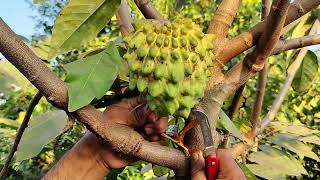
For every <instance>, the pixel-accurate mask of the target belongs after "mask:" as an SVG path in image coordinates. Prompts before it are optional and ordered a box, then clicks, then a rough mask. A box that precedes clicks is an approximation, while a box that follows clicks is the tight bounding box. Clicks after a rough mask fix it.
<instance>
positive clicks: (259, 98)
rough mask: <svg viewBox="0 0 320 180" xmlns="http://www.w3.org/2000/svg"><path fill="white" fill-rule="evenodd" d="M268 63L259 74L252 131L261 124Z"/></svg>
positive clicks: (266, 7)
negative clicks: (260, 118)
mask: <svg viewBox="0 0 320 180" xmlns="http://www.w3.org/2000/svg"><path fill="white" fill-rule="evenodd" d="M270 5H271V1H270V0H262V13H261V20H264V19H265V18H267V16H268V14H269V12H270ZM268 69H269V68H268V62H267V61H266V63H265V65H264V67H263V69H262V71H261V72H260V73H259V79H258V84H257V94H256V99H255V101H254V106H253V109H252V113H251V117H250V121H251V124H252V131H254V130H255V129H256V128H257V124H258V122H259V116H260V114H261V110H262V105H263V100H264V94H265V90H266V84H267V78H268Z"/></svg>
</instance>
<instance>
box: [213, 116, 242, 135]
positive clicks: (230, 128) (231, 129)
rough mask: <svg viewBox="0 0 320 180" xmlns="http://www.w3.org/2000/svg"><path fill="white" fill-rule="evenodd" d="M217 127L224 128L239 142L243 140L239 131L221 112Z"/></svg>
mask: <svg viewBox="0 0 320 180" xmlns="http://www.w3.org/2000/svg"><path fill="white" fill-rule="evenodd" d="M218 125H219V126H220V127H223V128H225V129H226V130H227V131H229V132H230V133H231V134H232V135H233V136H235V137H236V138H239V139H241V140H243V139H244V138H243V135H242V133H241V132H240V130H239V129H238V128H237V127H236V126H235V125H234V124H233V122H232V121H231V120H230V118H229V117H228V116H227V115H226V113H225V112H223V111H221V112H220V115H219V120H218Z"/></svg>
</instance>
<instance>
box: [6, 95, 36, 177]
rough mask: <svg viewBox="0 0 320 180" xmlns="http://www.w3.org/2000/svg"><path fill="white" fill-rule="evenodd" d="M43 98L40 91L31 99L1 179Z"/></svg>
mask: <svg viewBox="0 0 320 180" xmlns="http://www.w3.org/2000/svg"><path fill="white" fill-rule="evenodd" d="M41 98H42V94H41V93H40V92H38V93H37V94H36V95H35V96H34V98H33V99H32V100H31V102H30V105H29V107H28V110H27V112H26V115H25V116H24V118H23V121H22V123H21V125H20V127H19V130H18V132H17V135H16V138H15V140H14V143H13V146H12V147H11V149H10V152H9V155H8V157H7V160H6V162H5V163H4V165H3V168H2V169H1V172H0V179H2V178H4V177H5V176H6V174H7V171H8V169H9V166H10V163H11V161H12V158H13V156H14V154H15V152H16V151H17V148H18V145H19V143H20V140H21V137H22V135H23V133H24V130H25V129H26V128H27V127H28V123H29V120H30V117H31V114H32V112H33V110H34V108H35V107H36V105H37V104H38V103H39V101H40V99H41Z"/></svg>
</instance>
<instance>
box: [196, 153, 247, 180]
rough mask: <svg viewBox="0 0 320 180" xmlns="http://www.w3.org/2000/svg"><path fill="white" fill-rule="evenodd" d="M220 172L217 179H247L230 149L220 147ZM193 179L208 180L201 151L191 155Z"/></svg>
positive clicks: (218, 156) (218, 155)
mask: <svg viewBox="0 0 320 180" xmlns="http://www.w3.org/2000/svg"><path fill="white" fill-rule="evenodd" d="M216 154H217V158H218V160H219V172H218V177H217V179H220V180H246V179H247V178H246V177H245V175H244V173H243V172H242V170H241V169H240V167H239V166H238V165H237V163H236V162H235V161H234V159H233V158H232V156H231V154H230V153H229V152H228V150H225V149H218V150H217V152H216ZM191 179H192V180H206V179H207V178H206V174H205V159H204V157H203V154H202V153H201V152H200V153H199V152H196V153H193V154H192V155H191Z"/></svg>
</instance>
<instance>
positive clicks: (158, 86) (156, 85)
mask: <svg viewBox="0 0 320 180" xmlns="http://www.w3.org/2000/svg"><path fill="white" fill-rule="evenodd" d="M148 92H149V94H150V95H151V96H152V97H158V96H159V95H161V94H162V93H163V86H162V83H161V81H155V82H152V83H151V84H150V85H149V87H148Z"/></svg>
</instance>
